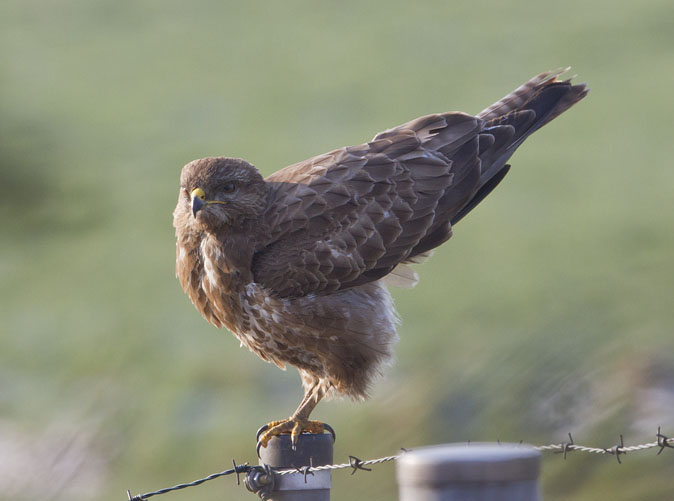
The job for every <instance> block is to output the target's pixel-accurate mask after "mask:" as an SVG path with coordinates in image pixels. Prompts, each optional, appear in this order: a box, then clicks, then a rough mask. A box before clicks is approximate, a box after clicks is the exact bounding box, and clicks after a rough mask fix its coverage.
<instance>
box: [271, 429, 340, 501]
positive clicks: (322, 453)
mask: <svg viewBox="0 0 674 501" xmlns="http://www.w3.org/2000/svg"><path fill="white" fill-rule="evenodd" d="M332 444H333V439H332V435H329V434H321V435H315V434H310V433H304V434H302V435H301V436H300V437H299V442H298V443H297V449H296V450H293V449H292V447H291V443H290V435H278V436H276V437H273V438H272V439H271V440H270V441H269V443H268V444H267V447H263V448H261V449H260V465H265V464H267V465H269V466H271V467H273V468H277V469H285V468H300V469H301V468H302V467H303V466H323V465H326V464H332ZM273 477H274V482H273V488H272V490H271V493H270V494H269V495H268V496H269V497H265V499H269V500H271V501H291V500H292V501H330V488H331V487H332V473H331V471H330V470H323V471H316V472H312V473H308V474H306V475H302V474H300V473H298V474H292V475H277V474H274V475H273Z"/></svg>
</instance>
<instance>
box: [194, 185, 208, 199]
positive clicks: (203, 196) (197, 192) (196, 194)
mask: <svg viewBox="0 0 674 501" xmlns="http://www.w3.org/2000/svg"><path fill="white" fill-rule="evenodd" d="M195 197H196V198H200V199H201V200H206V193H205V192H204V190H202V189H201V188H194V189H193V190H192V198H195Z"/></svg>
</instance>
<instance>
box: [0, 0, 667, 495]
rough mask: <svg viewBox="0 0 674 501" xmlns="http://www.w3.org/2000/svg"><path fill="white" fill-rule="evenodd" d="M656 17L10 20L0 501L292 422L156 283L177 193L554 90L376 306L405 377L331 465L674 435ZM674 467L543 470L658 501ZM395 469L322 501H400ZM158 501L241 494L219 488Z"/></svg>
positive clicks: (206, 469) (56, 15)
mask: <svg viewBox="0 0 674 501" xmlns="http://www.w3.org/2000/svg"><path fill="white" fill-rule="evenodd" d="M673 20H674V4H672V2H671V0H660V1H657V0H648V1H643V2H628V1H620V2H616V1H609V0H602V1H597V2H586V1H580V0H571V1H566V2H524V1H511V2H500V1H495V0H494V1H491V2H473V1H455V2H441V1H436V2H404V3H396V2H356V1H342V2H324V1H318V2H310V1H304V2H302V1H286V2H256V1H251V2H237V3H232V2H222V1H195V2H181V1H177V0H170V1H169V0H163V1H159V0H155V1H141V2H138V1H128V0H125V1H114V2H113V1H92V0H58V1H50V2H44V1H42V2H40V1H32V0H4V1H3V2H2V3H0V41H1V42H0V51H1V54H2V59H1V63H0V64H1V66H0V152H1V154H0V224H1V225H2V226H1V227H2V234H1V235H2V236H1V244H0V245H1V249H2V252H1V254H0V329H1V331H2V335H1V338H0V343H1V344H0V364H1V365H0V498H1V499H8V500H9V499H11V500H23V499H41V500H62V499H63V500H65V499H68V500H73V499H75V500H80V499H82V500H88V499H96V500H111V501H112V500H121V499H126V494H125V491H126V489H127V488H130V489H131V491H132V492H133V493H140V492H147V491H150V490H154V489H157V488H160V487H166V486H169V485H173V484H174V483H178V482H180V481H187V480H193V479H195V478H198V477H201V476H204V475H206V474H208V473H211V472H213V471H218V470H221V469H226V468H227V467H228V465H230V464H231V460H232V458H235V459H236V460H237V461H238V462H243V461H251V462H254V461H255V452H254V439H255V435H254V434H255V430H256V429H257V427H258V426H259V425H261V424H263V423H265V422H267V421H268V420H270V419H276V418H281V417H285V416H287V415H288V414H289V413H290V412H291V411H292V410H293V409H294V408H295V405H296V404H297V402H298V401H299V399H300V397H301V389H300V384H299V377H298V375H297V373H296V371H295V370H294V369H293V370H289V371H287V372H280V371H279V370H278V369H276V368H275V367H273V366H270V365H267V364H264V363H263V362H261V361H260V360H258V359H257V358H256V357H255V356H254V355H252V354H250V353H249V352H248V351H246V350H245V349H240V348H239V345H238V343H237V342H236V340H235V339H234V338H233V337H232V336H231V335H229V334H228V333H227V332H225V331H218V330H216V329H215V328H212V327H211V326H210V325H208V324H207V323H206V321H204V320H203V319H202V318H201V316H200V315H199V314H198V313H197V311H196V310H195V309H194V307H193V306H192V305H191V304H190V302H189V300H188V298H187V297H186V296H185V295H184V294H183V292H182V291H181V289H180V286H179V284H178V282H177V281H176V280H175V278H174V274H173V270H174V257H175V254H174V253H175V248H174V245H175V244H174V234H173V228H172V226H171V220H172V218H171V213H172V210H173V207H174V205H175V200H176V198H177V193H178V176H179V172H180V168H181V167H182V165H183V164H185V163H187V162H188V161H190V160H192V159H194V158H198V157H203V156H208V155H227V156H239V157H243V158H246V159H248V160H249V161H251V162H252V163H254V164H255V165H257V166H258V167H259V168H260V170H262V171H263V173H265V174H269V173H271V172H273V171H274V170H276V169H278V168H281V167H283V166H285V165H287V164H290V163H293V162H295V161H299V160H302V159H304V158H307V157H309V156H311V155H314V154H318V153H322V152H324V151H328V150H330V149H333V148H336V147H339V146H342V145H346V144H359V143H361V142H364V141H366V140H368V139H369V138H371V137H372V136H373V135H374V134H375V133H376V132H378V131H381V130H384V129H387V128H389V127H392V126H394V125H397V124H399V123H402V122H404V121H406V120H409V119H412V118H415V117H417V116H420V115H423V114H427V113H432V112H438V111H445V110H463V111H466V112H469V113H477V112H479V111H480V110H481V109H483V108H485V107H486V106H488V105H489V104H491V103H492V102H494V101H496V100H497V99H499V98H501V97H502V96H503V95H504V94H506V93H508V92H509V91H511V90H512V89H514V88H515V87H516V86H518V85H520V84H521V83H523V82H524V81H525V80H526V79H528V78H529V77H531V76H533V75H535V74H537V73H539V72H541V71H545V70H548V69H553V68H556V67H559V66H566V65H572V66H573V70H572V73H578V74H579V78H578V80H579V81H585V82H588V84H589V85H590V87H591V88H592V92H591V93H590V95H589V97H588V98H587V99H586V100H584V101H583V102H582V103H580V104H579V105H578V106H576V107H575V108H573V109H572V110H570V111H569V112H568V113H566V114H565V115H563V116H562V117H560V118H559V119H557V120H555V121H554V122H553V123H551V124H550V125H548V126H547V127H545V128H544V129H543V130H542V131H540V132H538V133H536V134H535V135H534V136H533V137H532V138H530V139H529V140H528V141H527V143H526V144H525V145H524V147H522V148H521V150H520V151H518V152H517V154H516V155H515V157H514V158H513V160H512V163H513V165H514V168H513V169H512V171H511V173H510V174H509V175H508V177H507V178H506V180H505V181H504V183H503V184H502V185H501V186H499V188H498V189H497V190H496V192H494V193H493V194H492V195H491V196H490V197H489V198H488V199H487V200H486V201H485V202H484V203H483V204H482V205H481V206H480V207H479V208H478V209H477V210H475V211H474V212H473V213H472V214H471V215H470V216H469V217H468V218H466V219H465V220H464V222H461V223H460V224H459V225H458V226H457V228H456V229H455V236H454V238H453V239H452V240H451V241H450V243H449V244H448V245H446V246H444V247H442V248H441V249H438V250H437V251H436V253H435V256H434V258H433V259H432V260H430V261H429V262H428V263H427V264H425V265H423V266H422V267H419V269H418V271H419V272H420V275H421V282H420V284H419V285H418V286H417V287H416V289H414V290H411V291H408V290H394V295H395V298H396V301H397V305H398V308H399V311H400V313H401V315H402V318H403V320H404V323H403V325H402V327H401V329H400V330H401V342H400V344H399V346H398V349H397V354H398V355H397V357H398V359H397V362H396V364H395V365H394V366H393V367H391V368H390V369H389V370H388V372H387V374H386V377H385V378H383V379H381V380H380V382H379V383H378V385H377V386H376V388H375V390H374V392H373V395H372V398H371V399H370V400H369V401H368V402H366V403H359V404H354V403H351V402H348V401H334V402H326V403H322V404H321V405H320V406H319V407H318V409H317V411H316V412H315V414H314V417H315V418H316V419H322V420H325V421H327V422H329V423H331V424H332V426H334V428H335V429H336V430H337V433H338V440H337V443H336V445H335V459H336V460H338V461H343V460H344V459H346V457H347V456H348V455H349V454H352V455H356V456H358V457H361V458H363V459H365V458H375V457H379V456H384V455H390V454H395V453H396V452H397V451H398V450H399V448H400V447H414V446H419V445H426V444H434V443H442V442H455V441H458V442H460V441H466V440H474V441H475V440H488V441H492V440H497V439H500V440H502V441H519V440H524V441H525V442H530V443H535V444H543V443H559V442H561V441H563V440H565V438H566V433H567V432H568V431H571V432H573V434H574V438H575V439H576V441H577V442H578V443H583V444H586V445H592V446H599V447H602V446H605V447H610V446H612V445H614V444H615V443H616V442H617V441H618V435H619V434H620V433H623V434H624V435H625V441H626V445H632V444H637V443H644V442H651V441H653V440H654V434H655V431H656V428H657V426H658V425H662V426H663V430H665V431H669V433H672V434H674V360H673V357H672V355H673V354H674V350H673V348H674V337H673V335H672V325H673V324H674V304H673V301H672V287H673V285H674V203H673V202H674V167H673V166H672V158H673V157H674V141H673V140H672V135H673V132H674V122H672V117H673V116H674V98H673V96H674V94H673V92H672V89H674V21H673ZM673 466H674V454H671V453H670V451H665V452H664V453H663V454H662V455H661V456H656V454H655V450H651V451H649V452H644V453H640V454H630V455H628V456H626V457H625V458H624V459H623V464H622V465H618V464H617V462H616V460H615V458H614V457H610V456H606V457H603V456H589V455H585V454H581V453H574V454H571V455H570V456H569V457H568V459H567V460H566V461H563V460H562V459H561V457H559V456H556V455H552V454H550V455H547V456H545V461H544V468H543V481H542V486H543V493H544V496H545V499H548V500H561V499H578V500H597V499H612V500H614V501H618V500H633V499H641V500H649V499H663V498H664V497H667V495H671V486H672V479H671V471H672V467H673ZM394 472H395V469H394V465H393V464H392V463H388V464H385V465H381V466H379V467H376V468H375V469H374V471H373V472H371V473H363V472H361V473H359V474H357V475H355V476H350V475H349V474H348V471H341V472H336V473H335V474H334V475H333V486H334V487H333V499H348V498H350V499H371V500H388V499H395V498H396V486H395V476H394ZM166 498H167V499H169V498H170V499H175V500H176V501H178V500H180V499H183V500H187V499H199V500H216V499H241V500H244V499H254V497H253V495H252V494H249V493H248V492H247V491H245V489H244V488H243V487H242V486H241V487H237V486H236V484H235V481H234V479H233V478H231V477H228V478H225V479H220V480H216V481H213V482H211V483H209V484H206V485H204V486H201V487H198V488H194V489H192V490H190V491H184V492H182V493H174V494H168V495H166Z"/></svg>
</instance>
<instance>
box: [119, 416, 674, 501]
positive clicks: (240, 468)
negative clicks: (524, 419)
mask: <svg viewBox="0 0 674 501" xmlns="http://www.w3.org/2000/svg"><path fill="white" fill-rule="evenodd" d="M656 437H657V441H655V442H648V443H645V444H639V445H629V446H625V445H623V438H622V435H621V436H620V444H619V445H614V446H613V447H609V448H599V447H588V446H585V445H580V444H575V443H573V438H572V437H571V435H570V434H569V442H562V443H559V444H549V445H537V446H533V449H535V450H537V451H541V452H548V451H552V452H555V453H563V454H564V458H566V454H567V452H575V451H579V452H587V453H590V454H602V455H606V454H608V455H614V456H616V458H617V459H618V462H620V455H623V454H626V453H628V452H640V451H644V450H648V449H653V448H655V447H659V448H660V451H659V452H658V454H660V453H661V452H662V451H663V450H664V449H665V448H670V449H671V448H674V438H669V437H667V436H666V435H663V434H662V433H660V428H658V432H657V434H656ZM499 444H500V442H499ZM468 445H470V442H468ZM523 447H525V445H523ZM403 451H404V452H403V453H401V454H396V455H393V456H384V457H381V458H377V459H367V460H364V461H361V460H360V459H358V458H357V457H355V456H349V459H350V461H349V462H348V463H340V464H327V465H322V466H312V467H306V468H301V469H276V468H270V471H272V472H273V473H274V474H275V475H293V474H295V475H297V474H299V475H306V474H307V473H310V472H314V471H325V470H342V469H346V468H352V469H353V472H352V473H355V472H356V471H357V470H366V471H369V470H370V468H367V466H373V465H378V464H382V463H386V462H389V461H395V460H397V459H399V458H400V457H401V456H402V455H403V454H404V453H405V452H407V451H406V450H405V449H403ZM232 463H233V464H234V468H230V469H229V470H225V471H221V472H219V473H213V474H211V475H208V476H207V477H204V478H200V479H198V480H194V481H193V482H187V483H183V484H178V485H174V486H173V487H167V488H164V489H159V490H157V491H153V492H148V493H145V494H138V495H136V496H132V495H131V493H130V492H129V491H127V496H128V500H129V501H144V500H146V499H148V498H150V497H152V496H158V495H161V494H166V493H167V492H172V491H176V490H180V489H185V488H187V487H194V486H197V485H201V484H203V483H204V482H207V481H209V480H213V479H215V478H219V477H222V476H226V475H232V474H236V475H237V483H238V482H239V479H238V475H239V474H240V473H248V472H249V471H252V470H254V469H256V468H261V467H259V466H249V465H248V464H247V463H245V464H242V465H237V464H236V463H235V462H234V461H232Z"/></svg>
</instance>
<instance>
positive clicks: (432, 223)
mask: <svg viewBox="0 0 674 501" xmlns="http://www.w3.org/2000/svg"><path fill="white" fill-rule="evenodd" d="M560 74H561V72H559V71H558V72H548V73H543V74H541V75H538V76H537V77H534V78H533V79H531V80H530V81H529V82H527V83H525V84H524V85H523V86H521V87H519V88H518V89H516V90H515V91H514V92H512V93H511V94H509V95H508V96H506V97H505V98H503V99H502V100H501V101H499V102H497V103H495V104H494V105H492V106H490V107H489V108H487V109H486V110H484V111H483V112H481V113H480V114H479V115H478V116H477V117H474V116H470V115H467V114H465V113H460V112H450V113H441V114H433V115H427V116H424V117H420V118H417V119H415V120H412V121H410V122H407V123H405V124H402V125H400V126H398V127H395V128H392V129H389V130H387V131H384V132H382V133H380V134H377V135H376V136H375V137H374V138H373V139H372V141H370V142H369V143H365V144H361V145H357V146H349V147H344V148H340V149H337V150H334V151H331V152H329V153H325V154H323V155H318V156H316V157H313V158H310V159H308V160H305V161H304V162H299V163H297V164H294V165H291V166H288V167H286V168H284V169H281V170H280V171H278V172H276V173H274V174H272V175H271V176H269V177H268V178H267V182H268V183H269V185H270V197H269V203H268V206H267V210H266V212H265V217H264V222H263V224H264V225H265V227H266V228H267V229H268V230H269V231H268V237H267V239H266V240H264V241H263V242H260V244H259V245H258V249H257V252H256V254H255V256H254V258H253V267H252V271H253V275H254V279H255V281H256V282H258V283H260V284H261V285H263V286H264V287H266V288H267V289H269V290H270V291H272V292H273V293H274V294H276V295H278V296H280V297H299V296H305V295H308V294H326V293H329V292H333V291H337V290H341V289H346V288H350V287H355V286H358V285H362V284H366V283H368V282H372V281H374V280H378V279H380V278H382V277H384V276H386V275H389V274H392V280H393V281H394V282H397V283H398V284H400V285H407V286H409V285H413V283H415V281H416V274H415V273H414V272H413V271H411V270H409V269H408V268H407V267H406V265H404V263H410V262H415V261H417V260H418V259H421V258H424V257H425V256H427V255H428V254H429V251H430V250H431V249H433V248H435V247H437V246H438V245H440V244H442V243H443V242H445V241H446V240H448V239H449V238H450V237H451V235H452V224H454V223H456V222H457V221H458V220H459V219H461V218H462V217H463V216H464V215H465V214H466V213H468V212H469V211H470V210H471V209H472V208H473V207H475V205H477V203H479V201H481V200H482V199H483V198H484V197H485V196H486V195H487V194H488V193H489V192H491V190H492V189H493V188H494V187H495V186H496V185H497V184H498V183H499V182H500V180H501V179H502V178H503V176H505V173H506V172H507V170H508V166H507V165H506V162H507V160H508V158H510V156H511V155H512V153H513V152H514V150H515V149H516V148H517V146H519V144H521V142H522V141H523V140H524V139H525V138H526V137H527V136H528V135H530V134H531V133H532V132H534V131H535V130H537V129H538V128H540V127H541V126H542V125H544V124H545V123H547V122H549V121H550V120H552V118H554V117H555V116H557V115H559V114H560V113H562V112H563V111H564V110H566V109H568V108H569V107H570V106H572V105H573V104H575V103H576V102H577V101H579V100H580V99H582V97H584V96H585V94H586V93H587V89H586V88H585V86H584V85H571V84H570V82H569V81H568V80H567V81H559V80H557V76H559V75H560Z"/></svg>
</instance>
